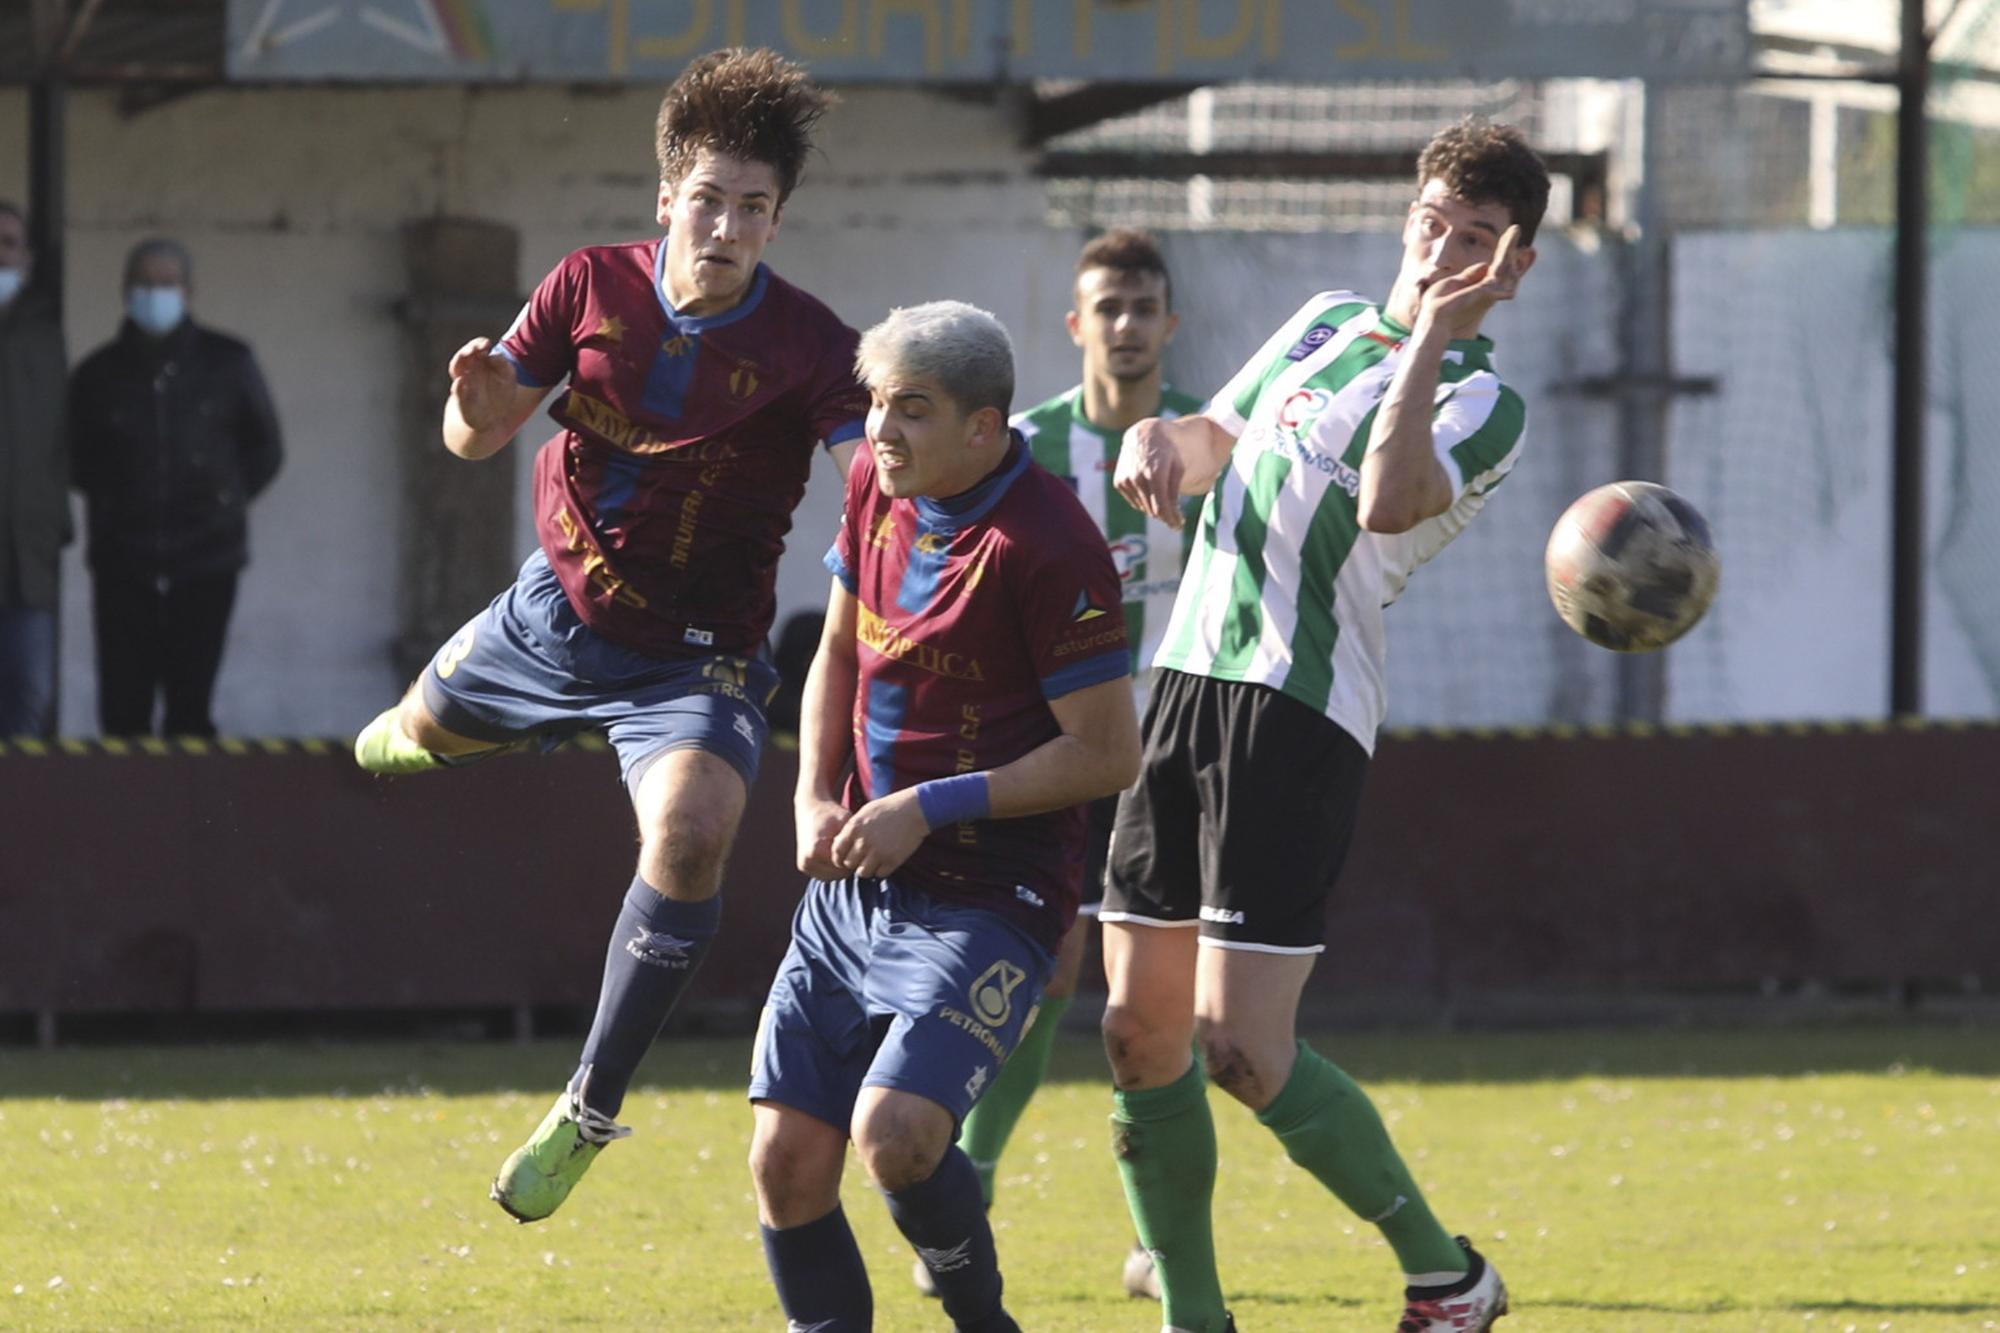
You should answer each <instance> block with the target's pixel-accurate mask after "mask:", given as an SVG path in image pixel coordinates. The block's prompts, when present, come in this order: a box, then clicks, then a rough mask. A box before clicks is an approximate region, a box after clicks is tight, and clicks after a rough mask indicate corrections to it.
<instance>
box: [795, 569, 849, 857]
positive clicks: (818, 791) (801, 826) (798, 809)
mask: <svg viewBox="0 0 2000 1333" xmlns="http://www.w3.org/2000/svg"><path fill="white" fill-rule="evenodd" d="M854 605H855V603H854V597H853V595H852V594H851V593H849V592H848V591H847V589H846V587H844V586H843V585H842V584H841V582H840V580H839V579H838V578H836V579H834V581H833V590H832V591H831V592H830V593H828V594H827V599H826V623H825V626H824V627H823V628H822V629H821V630H820V636H819V651H818V652H816V653H814V654H813V660H812V666H811V668H810V669H809V670H808V671H807V672H806V684H805V692H804V695H803V696H802V698H801V699H800V701H799V782H798V786H797V788H796V789H795V790H794V791H793V794H792V813H793V818H794V820H795V821H796V823H797V827H798V864H799V869H800V870H802V871H804V872H805V873H806V874H808V875H811V876H813V877H814V878H815V879H838V878H840V876H841V875H842V874H843V873H845V872H844V871H843V870H842V869H841V867H840V865H839V864H838V863H836V862H835V861H834V859H833V840H834V837H835V835H837V834H838V833H839V832H840V830H841V829H842V827H843V826H845V825H846V823H847V808H846V807H845V806H843V805H842V804H841V803H840V789H841V784H842V783H843V782H844V781H845V779H846V773H847V765H848V761H849V759H850V758H851V757H852V755H853V751H854V732H853V717H854V686H855V679H856V676H857V674H858V672H859V671H860V666H859V663H858V660H857V658H856V656H855V647H854V627H855V620H856V617H855V614H854Z"/></svg>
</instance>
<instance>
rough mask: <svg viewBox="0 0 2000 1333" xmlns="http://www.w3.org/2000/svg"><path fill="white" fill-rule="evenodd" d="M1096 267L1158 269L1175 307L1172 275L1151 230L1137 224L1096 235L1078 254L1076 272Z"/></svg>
mask: <svg viewBox="0 0 2000 1333" xmlns="http://www.w3.org/2000/svg"><path fill="white" fill-rule="evenodd" d="M1094 268H1108V269H1111V270H1113V271H1114V272H1118V273H1157V274H1159V275H1160V281H1162V282H1164V283H1165V284H1166V296H1167V306H1168V308H1169V309H1171V308H1172V307H1173V304H1174V279H1173V275H1172V274H1170V273H1168V272H1167V261H1166V259H1165V257H1164V256H1162V255H1161V254H1160V243H1159V242H1158V241H1157V240H1155V239H1154V238H1153V233H1151V232H1149V231H1144V230H1141V229H1140V228H1138V227H1113V228H1112V229H1111V230H1110V231H1107V232H1105V233H1104V234H1103V235H1102V236H1099V237H1096V238H1094V239H1093V240H1092V241H1091V242H1090V243H1089V244H1088V245H1086V246H1084V247H1083V253H1082V254H1080V255H1078V256H1077V257H1076V276H1077V277H1079V278H1081V277H1082V276H1083V275H1084V274H1086V273H1088V272H1090V270H1092V269H1094Z"/></svg>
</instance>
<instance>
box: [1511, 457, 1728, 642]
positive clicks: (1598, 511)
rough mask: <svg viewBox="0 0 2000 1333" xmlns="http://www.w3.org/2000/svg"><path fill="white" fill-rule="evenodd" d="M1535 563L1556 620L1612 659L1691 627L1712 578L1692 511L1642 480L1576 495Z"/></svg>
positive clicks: (1713, 568)
mask: <svg viewBox="0 0 2000 1333" xmlns="http://www.w3.org/2000/svg"><path fill="white" fill-rule="evenodd" d="M1543 565H1544V568H1545V570H1546V571H1547V574H1548V579H1549V598H1550V600H1552V601H1553V602H1555V604H1556V613H1557V614H1558V615H1560V616H1561V617H1562V618H1563V622H1564V623H1565V624H1567V625H1568V626H1569V627H1570V628H1571V629H1573V630H1575V631H1576V632H1577V633H1578V634H1581V635H1582V636H1583V637H1584V638H1586V639H1589V640H1590V641H1591V642H1592V643H1594V644H1597V645H1598V646H1599V647H1603V648H1609V649H1611V650H1612V651H1614V652H1620V653H1649V652H1652V651H1653V650H1654V649H1656V648H1664V647H1666V646H1667V645H1668V644H1670V643H1672V642H1673V641H1674V640H1675V639H1678V638H1680V637H1681V635H1683V634H1685V633H1687V632H1688V631H1689V630H1691V629H1693V628H1694V625H1695V622H1696V621H1698V620H1700V619H1701V616H1702V613H1703V612H1704V611H1706V610H1708V604H1709V603H1710V602H1711V601H1713V600H1714V598H1715V587H1716V583H1717V581H1718V579H1719V578H1720V577H1721V574H1722V564H1721V562H1720V561H1719V560H1717V559H1716V556H1715V547H1714V546H1713V545H1712V544H1711V543H1710V542H1709V538H1708V523H1707V521H1706V520H1705V519H1703V518H1702V516H1701V513H1700V511H1698V510H1697V509H1696V508H1695V507H1694V506H1693V505H1691V504H1689V503H1688V502H1687V501H1686V500H1683V499H1682V498H1681V497H1680V496H1678V495H1676V494H1674V493H1673V492H1672V491H1670V490H1668V489H1667V488H1666V487H1664V486H1659V485H1655V484H1654V483H1652V482H1650V481H1614V482H1612V483H1611V484H1610V485H1608V486H1599V487H1598V488H1597V489H1596V490H1594V491H1591V492H1589V493H1587V494H1585V495H1584V496H1582V497H1581V498H1580V499H1578V500H1577V502H1576V503H1575V504H1573V505H1571V506H1570V507H1569V508H1568V509H1566V510H1564V511H1563V516H1562V517H1561V518H1559V519H1557V520H1556V526H1555V531H1553V532H1551V533H1550V534H1549V547H1548V551H1547V553H1546V554H1545V556H1544V557H1543Z"/></svg>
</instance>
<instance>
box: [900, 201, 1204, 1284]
mask: <svg viewBox="0 0 2000 1333" xmlns="http://www.w3.org/2000/svg"><path fill="white" fill-rule="evenodd" d="M1074 297H1075V308H1074V309H1072V310H1070V311H1069V312H1068V313H1066V314H1065V315H1064V316H1063V320H1064V322H1065V323H1066V324H1067V325H1068V326H1069V336H1070V338H1071V340H1072V341H1074V342H1075V343H1076V345H1077V346H1078V347H1080V348H1082V349H1083V382H1082V383H1081V384H1078V385H1077V386H1076V387H1075V388H1072V389H1068V390H1065V391H1064V392H1062V393H1059V394H1057V395H1056V396H1055V397H1053V398H1051V399H1049V400H1048V401H1047V402H1045V403H1043V404H1041V405H1040V406H1039V407H1036V408H1032V409H1030V410H1029V411H1026V412H1023V413H1021V414H1019V415H1018V416H1016V417H1015V418H1014V420H1013V423H1012V424H1013V426H1014V429H1016V430H1018V431H1020V432H1021V434H1022V435H1024V436H1026V437H1027V440H1028V446H1029V448H1030V449H1031V450H1033V452H1034V456H1035V461H1036V462H1037V463H1040V464H1041V465H1042V466H1043V467H1045V468H1047V469H1048V470H1049V471H1051V472H1053V473H1055V474H1056V475H1057V476H1058V477H1066V478H1068V479H1069V481H1070V484H1071V485H1073V486H1074V487H1075V488H1076V493H1077V498H1079V499H1080V500H1082V501H1083V507H1084V509H1085V511H1086V512H1088V513H1089V515H1090V517H1091V519H1092V520H1093V521H1094V522H1095V523H1096V524H1097V527H1098V530H1099V531H1101V532H1103V534H1104V538H1105V541H1106V542H1108V543H1109V544H1110V547H1111V558H1112V561H1113V563H1114V564H1116V565H1117V567H1118V577H1119V579H1120V581H1121V583H1122V585H1123V587H1124V601H1125V624H1126V627H1127V628H1128V629H1129V630H1130V632H1131V636H1132V649H1133V663H1132V668H1133V669H1132V677H1133V682H1134V688H1135V689H1136V691H1137V692H1138V702H1139V705H1140V707H1141V709H1142V710H1143V708H1144V706H1145V688H1146V686H1145V678H1146V668H1147V667H1148V666H1149V665H1150V663H1151V662H1152V660H1153V654H1154V653H1155V652H1156V651H1157V650H1158V649H1159V646H1160V639H1161V636H1162V635H1163V634H1164V633H1165V631H1166V627H1167V619H1168V617H1169V615H1171V614H1172V611H1173V605H1174V594H1175V593H1176V592H1178V591H1179V589H1180V581H1181V566H1182V564H1183V563H1184V562H1185V558H1186V555H1187V539H1188V537H1189V536H1191V535H1192V530H1191V529H1189V528H1187V527H1186V525H1185V524H1183V523H1180V522H1173V523H1169V522H1168V521H1166V520H1165V519H1163V518H1158V517H1151V516H1148V515H1146V514H1142V513H1140V512H1139V511H1138V510H1137V509H1134V508H1133V507H1132V505H1131V502H1130V501H1128V500H1126V499H1125V497H1124V496H1122V495H1120V494H1119V493H1118V488H1117V486H1116V485H1115V484H1114V481H1113V478H1114V474H1115V471H1116V468H1117V465H1118V445H1119V440H1120V439H1121V438H1122V437H1123V436H1124V434H1125V431H1126V430H1127V428H1129V427H1131V426H1133V425H1134V424H1136V423H1138V422H1139V421H1142V420H1144V419H1145V418H1147V417H1165V418H1173V417H1179V416H1185V415H1187V414H1188V413H1191V412H1196V411H1199V410H1200V408H1201V399H1199V398H1195V397H1192V396H1191V395H1188V394H1185V393H1182V392H1180V391H1179V390H1177V389H1175V388H1173V387H1172V386H1171V385H1168V384H1166V383H1165V382H1164V381H1163V379H1162V374H1161V360H1162V358H1163V357H1164V355H1165V353H1166V349H1167V344H1168V343H1170V342H1172V341H1173V337H1174V330H1175V329H1176V328H1177V327H1178V326H1179V325H1180V316H1179V315H1177V314H1175V313H1174V310H1173V280H1172V278H1171V276H1170V275H1169V274H1168V272H1167V264H1166V260H1165V259H1163V258H1162V257H1161V255H1160V247H1159V244H1158V242H1156V241H1155V240H1154V239H1153V238H1152V237H1151V236H1150V235H1148V234H1147V233H1145V232H1143V231H1139V230H1137V229H1135V228H1130V227H1120V228H1117V229H1115V230H1112V231H1108V232H1106V233H1104V234H1103V235H1102V236H1099V237H1097V238H1096V239H1094V240H1092V241H1091V242H1090V243H1089V244H1088V245H1086V246H1084V247H1083V253H1082V254H1080V255H1079V256H1078V257H1077V261H1076V284H1075V287H1074ZM1117 807H1118V798H1117V797H1115V796H1108V797H1105V798H1104V799H1103V800H1100V801H1095V802H1093V803H1092V804H1091V807H1090V845H1089V856H1088V859H1087V861H1086V863H1085V866H1084V881H1083V904H1082V907H1081V908H1080V910H1079V913H1078V917H1077V921H1076V924H1075V925H1074V926H1073V927H1072V928H1071V929H1070V932H1069V934H1068V935H1067V936H1066V937H1064V940H1063V945H1062V949H1061V951H1060V953H1059V954H1058V955H1057V960H1056V970H1055V973H1054V975H1053V976H1052V977H1051V978H1050V981H1049V984H1048V987H1047V989H1046V990H1044V991H1043V993H1042V1001H1041V1008H1040V1010H1039V1011H1038V1012H1037V1014H1036V1016H1035V1021H1034V1025H1033V1026H1032V1027H1031V1028H1030V1029H1029V1031H1028V1034H1027V1036H1026V1037H1024V1038H1022V1040H1021V1044H1020V1045H1019V1046H1017V1047H1016V1048H1015V1050H1014V1053H1013V1054H1012V1055H1011V1056H1009V1057H1008V1059H1007V1063H1006V1064H1005V1065H1003V1066H1002V1067H1001V1071H1000V1076H999V1077H998V1078H997V1079H995V1080H994V1082H993V1085H992V1086H991V1087H990V1088H988V1089H987V1090H986V1095H985V1096H984V1097H982V1098H980V1100H979V1103H978V1105H976V1106H974V1107H973V1108H972V1112H971V1114H969V1115H968V1116H966V1118H965V1126H964V1132H963V1137H962V1138H961V1139H960V1146H961V1147H963V1148H964V1149H965V1151H966V1154H967V1155H968V1156H970V1157H971V1158H972V1161H973V1165H974V1166H975V1167H977V1168H978V1171H979V1185H980V1188H981V1190H983V1191H984V1192H985V1195H986V1203H987V1206H988V1207H991V1206H992V1203H993V1180H994V1174H995V1171H996V1169H997V1168H998V1166H999V1161H1000V1154H1001V1151H1002V1150H1003V1149H1004V1148H1005V1147H1006V1145H1007V1139H1008V1136H1009V1135H1011V1134H1012V1133H1013V1132H1014V1126H1015V1125H1016V1124H1017V1123H1018V1122H1019V1121H1020V1118H1021V1113H1022V1112H1023V1111H1025V1110H1026V1109H1027V1107H1028V1101H1029V1099H1030V1098H1032V1097H1033V1096H1034V1095H1035V1089H1036V1088H1038V1087H1040V1086H1041V1082H1042V1078H1043V1076H1044V1075H1045V1074H1046V1073H1047V1072H1048V1067H1049V1051H1050V1048H1051V1047H1052V1046H1053V1044H1054V1041H1055V1034H1056V1031H1057V1028H1058V1027H1059V1025H1060V1024H1061V1021H1062V1016H1063V1014H1064V1013H1065V1012H1066V1011H1067V1010H1068V1009H1069V1006H1070V1000H1071V997H1073V996H1074V995H1075V993H1076V982H1077V975H1078V973H1079V972H1080V971H1081V970H1082V968H1083V956H1084V953H1085V949H1086V945H1087V944H1088V941H1089V930H1090V922H1089V918H1091V917H1094V916H1096V914H1097V900H1098V897H1099V895H1100V894H1101V893H1102V891H1103V882H1104V854H1105V849H1106V846H1107V844H1108V843H1109V842H1110V840H1111V819H1112V816H1113V814H1114V813H1115V812H1116V810H1117ZM911 1272H912V1275H913V1276H914V1277H915V1278H916V1281H917V1285H918V1286H920V1287H924V1288H925V1289H926V1290H928V1289H929V1286H930V1284H929V1277H930V1273H929V1270H927V1269H925V1268H923V1267H922V1266H921V1264H920V1265H919V1266H918V1267H916V1268H914V1269H912V1270H911ZM1125 1277H1126V1284H1127V1286H1128V1287H1129V1288H1131V1289H1132V1290H1133V1294H1134V1295H1150V1296H1157V1295H1158V1294H1159V1292H1158V1288H1157V1286H1156V1285H1155V1284H1154V1281H1153V1274H1152V1265H1151V1261H1150V1259H1149V1258H1148V1257H1147V1255H1146V1252H1145V1251H1144V1250H1135V1251H1134V1254H1133V1256H1132V1260H1131V1261H1130V1262H1128V1264H1127V1266H1126V1273H1125Z"/></svg>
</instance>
